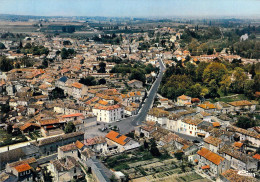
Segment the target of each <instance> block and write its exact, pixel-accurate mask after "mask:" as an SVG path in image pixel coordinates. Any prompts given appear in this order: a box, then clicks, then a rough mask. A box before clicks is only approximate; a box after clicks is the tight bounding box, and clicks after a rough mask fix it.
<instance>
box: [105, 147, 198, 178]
mask: <svg viewBox="0 0 260 182" xmlns="http://www.w3.org/2000/svg"><path fill="white" fill-rule="evenodd" d="M105 164H106V165H107V166H108V167H109V168H110V169H113V170H115V171H121V172H123V173H124V174H125V175H126V176H128V177H129V179H131V180H132V181H140V182H142V181H161V180H166V181H167V179H174V180H175V181H176V182H185V181H195V180H198V179H203V178H202V177H201V176H199V175H198V174H197V173H195V172H194V170H193V167H192V165H191V164H189V163H188V162H187V161H185V160H183V162H181V161H178V160H177V159H176V158H172V157H170V156H168V155H166V154H164V155H162V156H161V157H154V156H152V155H151V154H150V152H149V151H140V150H138V151H135V152H131V153H128V154H121V155H117V156H111V157H108V158H107V159H105ZM188 174H189V175H188Z"/></svg>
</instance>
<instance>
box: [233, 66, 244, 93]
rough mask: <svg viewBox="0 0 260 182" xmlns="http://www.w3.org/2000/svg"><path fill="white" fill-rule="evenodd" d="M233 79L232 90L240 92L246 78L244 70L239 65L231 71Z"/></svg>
mask: <svg viewBox="0 0 260 182" xmlns="http://www.w3.org/2000/svg"><path fill="white" fill-rule="evenodd" d="M233 77H234V81H233V83H232V86H233V90H234V91H235V92H238V93H241V92H243V89H244V83H245V81H246V79H247V75H246V74H245V72H244V70H243V69H242V68H240V67H236V68H235V71H234V73H233Z"/></svg>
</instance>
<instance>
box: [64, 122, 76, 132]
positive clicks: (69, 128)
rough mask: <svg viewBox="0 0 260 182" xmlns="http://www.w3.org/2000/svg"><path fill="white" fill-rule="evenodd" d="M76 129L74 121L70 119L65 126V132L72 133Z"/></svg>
mask: <svg viewBox="0 0 260 182" xmlns="http://www.w3.org/2000/svg"><path fill="white" fill-rule="evenodd" d="M75 131H76V127H75V125H74V124H73V122H72V121H69V122H68V123H67V125H66V126H65V129H64V132H65V133H72V132H75Z"/></svg>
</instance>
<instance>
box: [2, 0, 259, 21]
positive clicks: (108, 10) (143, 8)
mask: <svg viewBox="0 0 260 182" xmlns="http://www.w3.org/2000/svg"><path fill="white" fill-rule="evenodd" d="M0 14H14V15H35V16H102V17H159V18H160V17H162V18H165V17H205V18H207V17H214V16H216V17H220V16H221V17H257V18H260V0H247V1H246V0H218V1H215V0H160V1H159V0H74V1H72V0H2V2H1V6H0Z"/></svg>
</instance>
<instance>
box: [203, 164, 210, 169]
mask: <svg viewBox="0 0 260 182" xmlns="http://www.w3.org/2000/svg"><path fill="white" fill-rule="evenodd" d="M201 169H210V166H209V165H206V166H202V167H201Z"/></svg>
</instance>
